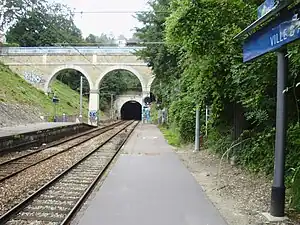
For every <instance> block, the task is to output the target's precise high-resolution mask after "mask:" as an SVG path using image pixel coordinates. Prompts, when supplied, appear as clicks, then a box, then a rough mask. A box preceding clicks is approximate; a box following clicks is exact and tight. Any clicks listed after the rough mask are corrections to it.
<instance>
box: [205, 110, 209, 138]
mask: <svg viewBox="0 0 300 225" xmlns="http://www.w3.org/2000/svg"><path fill="white" fill-rule="evenodd" d="M207 125H208V106H206V108H205V136H206V137H207V132H208V131H207Z"/></svg>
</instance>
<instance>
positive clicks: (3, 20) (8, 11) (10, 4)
mask: <svg viewBox="0 0 300 225" xmlns="http://www.w3.org/2000/svg"><path fill="white" fill-rule="evenodd" d="M45 2H46V1H45V0H39V1H37V0H28V1H23V0H0V30H1V31H3V30H4V28H5V27H7V26H9V25H10V24H11V23H12V22H13V21H14V20H16V19H19V18H20V17H23V16H24V15H25V14H26V13H27V12H29V11H31V10H33V8H35V7H41V6H42V5H43V4H45Z"/></svg>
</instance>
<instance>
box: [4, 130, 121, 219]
mask: <svg viewBox="0 0 300 225" xmlns="http://www.w3.org/2000/svg"><path fill="white" fill-rule="evenodd" d="M122 127H124V125H122V126H120V127H118V128H115V129H113V130H110V131H108V132H106V133H105V134H102V135H100V136H98V137H96V138H93V139H92V140H90V141H87V142H85V143H83V144H81V145H80V146H77V147H75V148H72V149H71V150H70V151H67V152H64V153H62V154H59V155H56V156H54V157H52V158H51V159H49V160H46V161H44V162H42V163H39V164H37V165H35V166H33V167H31V168H28V169H26V170H25V171H23V172H21V173H19V174H18V175H16V176H14V177H11V178H9V179H7V180H5V181H4V182H2V183H0V215H2V214H4V213H5V212H6V211H7V210H9V209H10V208H12V207H13V206H14V205H16V204H17V203H18V202H20V201H21V200H22V199H25V198H26V197H28V196H29V195H30V194H32V193H33V192H34V191H35V190H37V189H38V188H40V187H41V186H43V184H45V183H46V182H48V181H50V180H51V179H52V178H54V177H55V176H56V175H57V174H59V173H60V172H62V171H63V170H65V169H66V168H68V167H69V166H71V165H72V164H74V162H76V161H78V160H79V159H80V158H82V157H83V156H84V155H86V154H87V153H88V152H90V151H92V150H93V149H95V148H96V147H98V146H99V145H100V144H101V143H103V142H104V141H105V140H107V138H108V137H109V136H111V135H112V134H115V133H116V132H117V131H119V130H121V129H122Z"/></svg>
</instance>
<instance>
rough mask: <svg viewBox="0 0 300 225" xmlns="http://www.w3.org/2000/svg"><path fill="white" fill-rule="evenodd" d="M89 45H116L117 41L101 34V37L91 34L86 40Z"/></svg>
mask: <svg viewBox="0 0 300 225" xmlns="http://www.w3.org/2000/svg"><path fill="white" fill-rule="evenodd" d="M85 41H86V42H88V43H97V44H99V45H116V40H115V38H114V37H109V36H108V35H106V34H103V33H102V34H101V35H100V36H96V35H94V34H89V36H87V37H86V39H85Z"/></svg>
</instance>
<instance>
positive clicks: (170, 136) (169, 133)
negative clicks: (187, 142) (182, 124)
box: [159, 126, 181, 147]
mask: <svg viewBox="0 0 300 225" xmlns="http://www.w3.org/2000/svg"><path fill="white" fill-rule="evenodd" d="M159 129H160V130H161V132H162V133H163V135H164V137H165V139H166V140H167V141H168V144H170V145H172V146H174V147H180V146H181V142H180V138H179V135H178V134H177V133H176V132H175V131H173V130H172V129H170V128H167V127H165V126H159Z"/></svg>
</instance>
